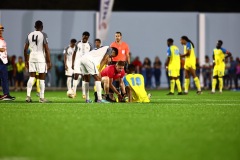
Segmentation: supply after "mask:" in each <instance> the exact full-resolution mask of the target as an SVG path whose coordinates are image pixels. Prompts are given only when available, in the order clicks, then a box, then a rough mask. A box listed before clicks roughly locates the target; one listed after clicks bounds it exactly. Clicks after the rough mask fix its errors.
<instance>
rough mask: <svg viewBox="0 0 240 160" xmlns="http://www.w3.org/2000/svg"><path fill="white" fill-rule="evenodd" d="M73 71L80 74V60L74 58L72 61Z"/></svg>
mask: <svg viewBox="0 0 240 160" xmlns="http://www.w3.org/2000/svg"><path fill="white" fill-rule="evenodd" d="M74 73H77V74H82V70H81V60H76V59H75V62H74Z"/></svg>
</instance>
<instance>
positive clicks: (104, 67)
mask: <svg viewBox="0 0 240 160" xmlns="http://www.w3.org/2000/svg"><path fill="white" fill-rule="evenodd" d="M99 67H100V65H98V66H97V69H99ZM106 67H107V66H106V65H104V66H103V68H102V70H104V68H106ZM102 70H101V71H100V72H102Z"/></svg>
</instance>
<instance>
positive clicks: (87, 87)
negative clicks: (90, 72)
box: [84, 82, 89, 100]
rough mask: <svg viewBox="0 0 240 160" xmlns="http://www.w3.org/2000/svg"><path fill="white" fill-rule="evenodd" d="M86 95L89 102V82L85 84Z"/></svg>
mask: <svg viewBox="0 0 240 160" xmlns="http://www.w3.org/2000/svg"><path fill="white" fill-rule="evenodd" d="M84 84H85V87H84V89H85V93H86V100H89V82H85V83H84Z"/></svg>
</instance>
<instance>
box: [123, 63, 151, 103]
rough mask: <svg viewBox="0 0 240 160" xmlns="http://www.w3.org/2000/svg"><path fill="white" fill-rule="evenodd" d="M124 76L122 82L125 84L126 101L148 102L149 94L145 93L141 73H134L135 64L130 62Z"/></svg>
mask: <svg viewBox="0 0 240 160" xmlns="http://www.w3.org/2000/svg"><path fill="white" fill-rule="evenodd" d="M127 72H128V74H127V75H126V76H124V78H123V82H124V85H125V86H126V92H127V96H128V102H143V103H146V102H150V97H151V94H147V92H146V90H145V83H144V78H143V75H142V74H137V73H135V66H134V65H132V64H130V65H129V66H128V70H127Z"/></svg>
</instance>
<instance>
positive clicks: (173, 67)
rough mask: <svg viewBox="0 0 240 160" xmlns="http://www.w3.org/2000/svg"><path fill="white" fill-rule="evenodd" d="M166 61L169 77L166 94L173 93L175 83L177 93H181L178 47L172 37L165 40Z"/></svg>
mask: <svg viewBox="0 0 240 160" xmlns="http://www.w3.org/2000/svg"><path fill="white" fill-rule="evenodd" d="M167 45H168V48H167V56H168V58H167V62H166V68H167V69H168V76H169V77H170V92H169V93H168V94H167V95H174V89H175V84H176V85H177V89H178V95H182V87H181V83H180V80H179V75H180V63H181V62H180V53H179V48H178V47H177V46H175V45H173V39H172V38H169V39H168V40H167Z"/></svg>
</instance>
